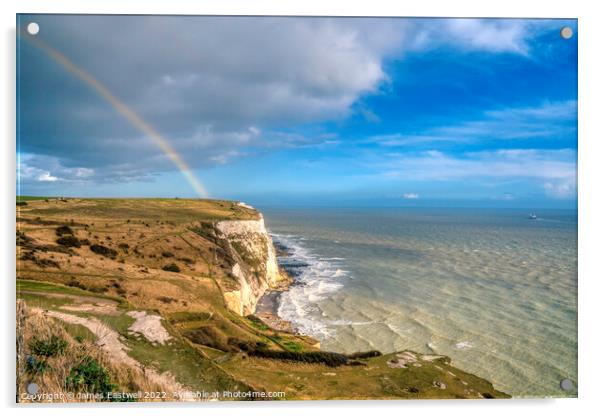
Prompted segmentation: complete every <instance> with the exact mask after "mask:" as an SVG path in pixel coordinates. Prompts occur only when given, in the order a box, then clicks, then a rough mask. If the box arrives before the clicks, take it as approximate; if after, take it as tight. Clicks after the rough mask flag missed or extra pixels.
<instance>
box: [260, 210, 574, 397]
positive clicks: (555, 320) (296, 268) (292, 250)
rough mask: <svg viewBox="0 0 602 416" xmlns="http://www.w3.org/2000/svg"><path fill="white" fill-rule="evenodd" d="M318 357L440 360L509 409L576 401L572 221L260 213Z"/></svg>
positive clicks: (283, 313) (428, 213)
mask: <svg viewBox="0 0 602 416" xmlns="http://www.w3.org/2000/svg"><path fill="white" fill-rule="evenodd" d="M261 211H262V212H263V213H264V217H265V221H266V225H267V227H268V229H269V232H270V233H271V235H272V238H273V240H274V241H275V243H276V245H277V246H279V247H280V249H281V250H279V251H281V252H282V251H284V252H286V254H284V255H281V256H279V259H278V261H279V263H280V265H281V267H283V268H285V269H286V270H287V271H289V273H290V274H291V275H292V276H293V277H294V281H295V283H294V284H293V285H292V286H291V287H290V289H289V290H288V291H287V292H284V293H283V294H282V295H281V296H280V298H279V304H278V305H277V313H278V315H279V316H280V317H281V318H282V319H285V320H288V321H290V322H292V324H293V325H294V327H295V328H296V329H297V331H299V332H300V333H303V334H307V335H311V336H313V337H315V338H317V339H318V340H319V341H320V342H321V346H322V349H323V350H329V351H338V352H344V353H350V352H355V351H365V350H372V349H377V350H379V351H381V352H383V353H389V352H394V351H401V350H404V349H410V350H413V351H417V352H420V353H435V354H443V355H447V356H449V357H451V359H452V363H453V364H454V365H455V366H456V367H458V368H460V369H462V370H465V371H468V372H470V373H473V374H476V375H478V376H481V377H483V378H486V379H487V380H489V381H491V382H492V383H493V385H494V386H495V387H496V388H497V389H499V390H501V391H504V392H506V393H509V394H511V395H513V396H514V397H542V396H547V397H562V396H575V394H576V390H573V391H570V392H565V391H563V390H562V389H561V388H560V382H561V380H563V379H567V378H568V379H570V380H572V381H573V383H574V385H575V388H576V381H577V212H576V210H537V211H536V215H537V219H530V218H529V215H530V211H528V210H522V209H520V210H519V209H486V208H478V209H477V208H475V209H465V208H324V207H320V208H280V207H279V208H276V207H261Z"/></svg>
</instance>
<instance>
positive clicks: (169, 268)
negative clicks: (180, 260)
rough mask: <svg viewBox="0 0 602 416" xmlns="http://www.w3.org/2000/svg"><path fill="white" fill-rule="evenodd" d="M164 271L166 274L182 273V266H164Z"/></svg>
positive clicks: (173, 264)
mask: <svg viewBox="0 0 602 416" xmlns="http://www.w3.org/2000/svg"><path fill="white" fill-rule="evenodd" d="M163 270H165V271H166V272H174V273H180V266H178V265H177V264H175V263H171V264H168V265H166V266H163Z"/></svg>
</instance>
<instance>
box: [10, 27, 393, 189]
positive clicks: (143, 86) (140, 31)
mask: <svg viewBox="0 0 602 416" xmlns="http://www.w3.org/2000/svg"><path fill="white" fill-rule="evenodd" d="M22 19H23V22H24V24H27V22H28V21H29V19H27V18H22ZM34 19H35V21H37V22H38V23H39V24H40V27H41V30H40V33H39V35H38V36H39V37H40V39H41V40H43V41H44V42H46V43H47V44H49V45H50V46H52V47H53V48H55V49H56V50H58V51H60V52H61V53H62V54H64V55H65V56H67V57H68V58H69V59H70V60H72V61H73V62H74V63H75V64H76V65H78V66H80V67H81V68H83V69H84V70H86V71H87V72H89V73H90V74H92V75H93V76H94V77H96V78H97V79H98V80H99V81H100V82H101V83H103V84H104V85H105V86H106V87H107V88H108V89H109V90H110V91H111V92H112V93H113V94H114V95H115V96H117V97H118V98H119V99H120V100H122V101H124V102H125V103H127V104H128V105H129V106H130V107H131V108H132V109H134V111H136V112H137V113H138V114H139V115H140V116H141V117H142V118H144V119H145V120H146V121H147V122H148V123H149V124H151V125H152V126H153V127H154V128H155V129H156V130H157V131H158V132H160V133H161V134H162V135H163V136H165V137H166V138H167V139H168V140H169V142H170V143H171V144H172V145H173V146H174V148H175V149H176V150H177V151H178V152H179V153H181V154H182V155H183V158H184V159H185V160H186V161H187V163H189V164H190V165H191V166H192V167H202V166H209V165H213V164H218V163H223V162H224V161H225V160H228V159H229V158H232V157H235V156H236V155H237V154H238V153H240V149H241V148H242V147H253V146H260V147H261V146H268V147H274V146H277V145H278V143H279V142H278V141H279V140H280V139H283V145H290V143H291V138H290V137H289V136H287V135H283V134H281V133H279V132H278V130H279V129H281V128H285V127H286V128H290V126H293V125H299V124H307V123H316V122H320V121H325V120H331V119H337V118H342V117H345V116H346V115H348V113H349V112H350V111H351V107H352V104H353V102H354V101H356V100H357V99H358V97H359V96H360V95H361V94H364V93H368V92H373V91H376V90H377V89H378V88H379V86H380V85H381V84H382V83H383V82H385V81H386V76H385V74H384V72H383V69H382V60H383V58H384V56H385V54H387V53H390V52H392V51H393V50H395V48H397V47H398V46H399V43H400V40H401V36H400V35H401V32H402V29H403V22H402V21H391V20H386V21H381V22H378V23H376V22H374V21H370V20H354V19H336V20H332V19H299V18H242V17H240V18H221V17H173V16H172V17H149V16H111V17H107V16H58V15H47V16H34V17H32V19H31V20H34ZM19 54H20V55H19V57H20V60H19V64H20V73H19V92H20V100H19V106H20V124H19V133H20V138H21V142H20V151H21V152H22V153H25V154H32V155H42V156H43V157H41V156H38V157H32V158H30V160H29V163H31V164H40V166H36V167H37V168H39V169H42V170H43V171H51V168H52V169H53V172H56V173H53V175H54V176H56V177H57V178H59V177H60V176H58V175H59V173H60V172H62V173H64V174H65V173H68V172H69V169H72V170H73V169H76V168H81V167H85V168H87V169H92V170H93V171H94V173H93V175H91V176H90V177H93V178H96V179H99V180H101V179H106V178H110V177H112V176H115V174H116V173H118V174H119V175H121V176H122V177H124V178H144V177H145V175H147V174H148V173H150V172H156V171H163V170H170V169H173V167H172V166H171V163H170V162H169V160H168V159H167V158H165V157H163V155H162V154H161V152H160V151H159V150H158V149H157V148H156V147H155V146H154V145H153V144H152V143H151V142H150V141H149V140H147V138H145V137H143V136H142V135H141V133H140V132H139V131H137V130H136V129H135V128H133V127H132V126H131V125H129V124H128V122H127V121H125V120H124V119H123V118H122V117H121V116H120V115H119V114H118V113H117V112H116V111H115V109H113V108H112V107H111V106H110V105H108V104H107V103H106V102H105V101H103V100H102V99H101V98H100V97H99V96H98V95H97V94H96V93H95V92H94V91H93V90H92V89H91V88H89V87H88V86H86V85H85V84H84V83H82V81H81V80H79V79H77V78H76V77H74V76H72V75H71V74H70V73H69V72H67V71H66V70H65V69H64V68H63V67H61V66H60V65H58V64H57V63H56V62H53V61H52V60H51V59H49V58H48V56H47V55H46V54H44V53H43V52H41V51H40V50H38V49H37V48H36V47H35V46H33V45H32V44H30V43H29V42H26V41H22V42H20V47H19ZM307 140H310V141H312V140H313V139H307V138H304V139H303V140H301V141H302V142H305V141H307ZM50 161H52V163H50ZM57 164H58V165H57ZM67 177H69V175H68V174H67V175H66V177H65V178H67Z"/></svg>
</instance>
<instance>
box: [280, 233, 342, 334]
mask: <svg viewBox="0 0 602 416" xmlns="http://www.w3.org/2000/svg"><path fill="white" fill-rule="evenodd" d="M272 238H273V239H274V241H275V242H277V243H279V244H281V245H283V246H285V247H286V248H287V249H288V251H289V256H287V257H283V258H280V259H279V261H280V264H281V265H282V266H283V267H285V268H289V269H293V270H294V274H295V276H294V279H295V284H294V285H292V286H291V287H290V288H289V290H288V291H287V292H285V293H283V295H282V298H281V301H280V305H279V308H278V315H279V316H280V317H281V318H283V319H286V320H288V321H291V322H292V323H293V325H294V326H295V327H296V328H297V329H298V330H299V332H301V333H303V334H307V335H311V336H314V337H316V338H318V339H324V338H326V337H328V336H331V335H332V334H333V331H334V329H333V328H332V327H333V326H336V325H337V324H333V323H330V322H328V321H324V320H323V319H321V318H322V317H323V316H325V315H324V312H323V311H322V310H321V309H320V307H319V302H321V301H324V300H326V299H328V298H330V297H331V296H332V294H333V293H335V292H337V291H338V290H340V289H341V288H342V287H343V285H344V283H343V281H342V280H341V279H342V278H345V277H347V276H348V275H349V272H348V271H347V270H345V269H343V268H341V266H342V264H341V263H342V261H344V260H345V259H344V258H342V257H320V256H319V255H318V253H314V252H313V251H312V250H310V249H308V248H307V247H306V246H305V245H304V243H303V241H304V240H305V238H302V237H298V236H295V235H284V234H272ZM350 324H352V323H346V324H345V325H350Z"/></svg>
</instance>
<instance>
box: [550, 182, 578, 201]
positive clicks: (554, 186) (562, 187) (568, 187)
mask: <svg viewBox="0 0 602 416" xmlns="http://www.w3.org/2000/svg"><path fill="white" fill-rule="evenodd" d="M543 188H544V190H545V192H546V195H548V196H549V197H551V198H555V199H568V198H572V197H574V196H575V194H576V183H575V181H574V180H560V181H555V182H546V183H545V184H544V185H543Z"/></svg>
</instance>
